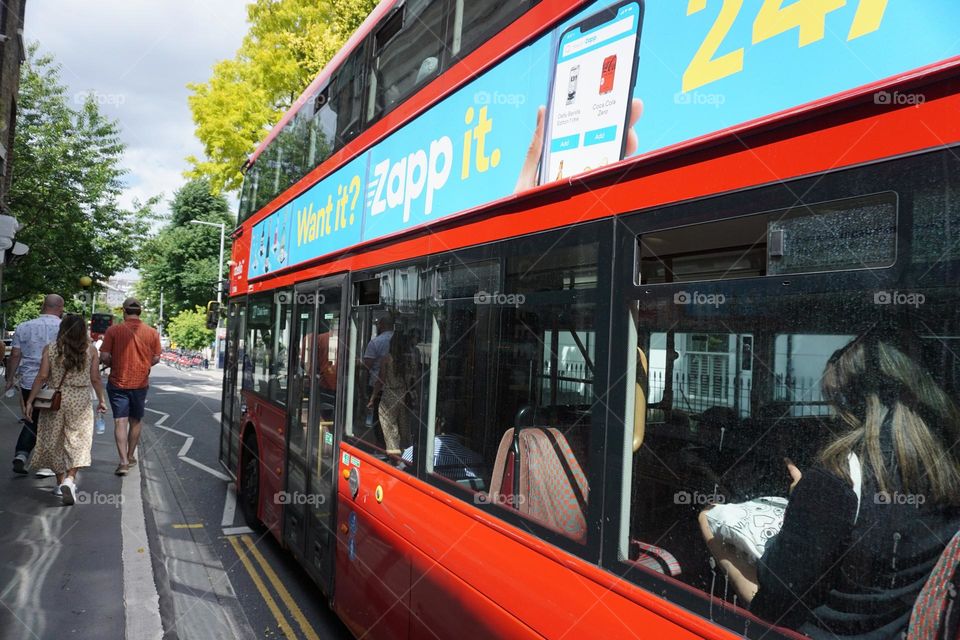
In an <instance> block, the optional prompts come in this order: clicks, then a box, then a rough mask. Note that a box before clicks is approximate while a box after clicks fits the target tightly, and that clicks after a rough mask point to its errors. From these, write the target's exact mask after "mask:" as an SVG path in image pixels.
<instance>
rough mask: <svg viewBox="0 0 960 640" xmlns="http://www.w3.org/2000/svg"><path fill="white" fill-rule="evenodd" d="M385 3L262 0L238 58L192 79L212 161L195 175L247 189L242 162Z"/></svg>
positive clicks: (196, 166) (253, 6)
mask: <svg viewBox="0 0 960 640" xmlns="http://www.w3.org/2000/svg"><path fill="white" fill-rule="evenodd" d="M376 4H377V0H254V1H253V2H251V3H250V4H249V5H248V6H247V20H248V22H249V23H250V30H249V32H248V33H247V35H246V37H245V38H244V40H243V43H242V44H241V45H240V49H239V50H238V51H237V54H236V56H235V57H234V58H233V59H232V60H225V61H222V62H219V63H217V64H216V65H215V66H214V68H213V74H212V76H211V77H210V79H209V80H208V81H207V82H204V83H199V84H190V85H188V88H189V89H190V90H191V91H192V92H193V95H191V96H190V97H189V99H188V100H189V103H190V110H191V111H192V113H193V121H194V124H196V136H197V138H198V139H199V140H200V142H201V143H202V144H203V148H204V155H205V158H203V159H198V158H196V157H194V156H190V157H189V158H187V160H188V161H189V162H190V164H191V165H192V168H191V169H190V171H189V172H188V176H190V177H208V178H209V179H210V182H211V184H212V186H213V189H214V190H215V191H217V192H219V191H220V190H224V189H225V190H227V191H233V190H236V189H239V188H240V184H241V182H242V176H241V174H240V167H241V166H243V163H244V162H245V161H246V159H247V157H248V156H249V155H250V154H251V153H252V152H253V151H254V149H255V148H256V146H257V143H258V142H260V140H262V139H263V138H264V136H266V134H267V132H268V131H269V130H270V128H271V127H272V126H273V125H274V124H275V123H276V122H277V121H278V120H279V119H280V116H281V115H283V112H284V111H286V110H287V109H288V108H290V106H291V105H292V104H293V101H294V100H296V98H297V96H299V95H300V93H301V92H302V91H303V90H304V89H305V88H306V87H307V85H308V84H310V81H311V80H313V78H314V77H315V76H316V75H317V74H318V73H319V72H320V70H321V69H323V66H324V65H325V64H327V62H329V61H330V59H331V58H333V56H334V54H336V52H337V51H338V50H339V49H340V47H342V46H343V43H344V42H346V40H347V38H349V37H350V35H351V34H352V33H353V32H354V31H356V29H357V27H359V26H360V23H362V22H363V20H364V18H366V17H367V15H369V13H370V12H371V11H372V10H373V8H374V7H375V6H376Z"/></svg>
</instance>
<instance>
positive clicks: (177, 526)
mask: <svg viewBox="0 0 960 640" xmlns="http://www.w3.org/2000/svg"><path fill="white" fill-rule="evenodd" d="M173 528H174V529H203V524H175V525H173Z"/></svg>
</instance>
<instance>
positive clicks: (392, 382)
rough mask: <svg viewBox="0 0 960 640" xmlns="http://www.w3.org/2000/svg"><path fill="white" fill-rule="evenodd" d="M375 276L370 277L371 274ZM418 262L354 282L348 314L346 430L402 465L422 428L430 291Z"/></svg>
mask: <svg viewBox="0 0 960 640" xmlns="http://www.w3.org/2000/svg"><path fill="white" fill-rule="evenodd" d="M371 275H372V276H374V277H370V276H371ZM425 278H426V276H425V273H424V271H423V269H422V263H421V264H412V265H406V266H403V267H397V268H391V269H387V270H384V271H381V272H378V273H376V274H366V275H364V276H363V277H362V278H359V279H357V280H355V281H354V285H353V289H354V295H353V301H354V311H353V313H352V314H351V318H350V336H349V340H350V347H351V349H350V352H351V353H356V354H358V355H357V357H356V358H354V359H352V362H351V363H350V367H351V369H350V373H349V374H348V380H349V381H350V383H349V384H350V386H349V388H348V395H349V397H350V398H352V402H351V403H349V407H350V410H349V413H348V417H347V429H346V431H347V434H348V435H352V436H354V437H355V438H358V439H359V440H362V441H363V442H365V443H367V444H368V445H369V446H371V447H373V448H375V449H377V450H379V451H381V452H382V453H384V454H386V455H389V456H392V457H393V458H394V459H395V461H396V462H397V464H398V465H399V466H400V467H401V468H405V469H407V470H408V471H412V467H410V466H405V465H402V464H400V460H401V459H402V457H403V455H404V454H406V453H409V451H408V450H411V449H412V447H413V446H414V439H415V437H416V435H417V432H418V431H419V429H420V425H421V417H420V407H421V404H420V401H421V391H420V388H421V385H422V383H423V379H424V378H423V364H422V363H423V359H424V354H425V348H426V347H425V343H424V335H423V329H422V322H423V315H424V313H425V310H426V308H427V302H428V300H427V298H426V297H425V296H426V294H427V291H428V288H427V286H426V281H425Z"/></svg>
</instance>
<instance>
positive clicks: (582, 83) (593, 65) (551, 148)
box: [540, 0, 643, 184]
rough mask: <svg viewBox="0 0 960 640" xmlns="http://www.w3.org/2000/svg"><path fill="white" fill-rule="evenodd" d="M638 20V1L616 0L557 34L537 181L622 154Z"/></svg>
mask: <svg viewBox="0 0 960 640" xmlns="http://www.w3.org/2000/svg"><path fill="white" fill-rule="evenodd" d="M642 21H643V3H642V1H641V0H621V1H620V2H615V3H614V4H612V5H611V6H609V7H607V8H605V9H602V10H600V11H598V12H596V13H594V14H592V15H590V16H587V17H586V18H584V19H583V20H580V21H578V22H577V23H576V24H574V25H572V26H570V27H568V28H567V29H565V30H564V31H563V33H562V34H561V35H560V39H559V43H558V46H557V57H556V62H555V64H554V70H553V79H552V82H551V83H550V95H549V99H548V101H547V114H546V122H547V125H546V132H545V140H544V147H543V158H542V159H541V161H540V184H545V183H547V182H553V181H555V180H561V179H563V178H567V177H570V176H572V175H576V174H578V173H582V172H584V171H589V170H590V169H596V168H597V167H602V166H604V165H607V164H611V163H613V162H618V161H620V160H622V159H623V157H624V152H625V150H626V144H627V133H628V128H627V127H628V125H629V119H630V107H631V104H632V103H633V88H634V84H636V80H637V60H638V51H639V47H640V26H641V23H642Z"/></svg>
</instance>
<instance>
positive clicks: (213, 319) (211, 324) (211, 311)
mask: <svg viewBox="0 0 960 640" xmlns="http://www.w3.org/2000/svg"><path fill="white" fill-rule="evenodd" d="M219 325H220V303H219V302H208V303H207V329H216V328H217V327H218V326H219Z"/></svg>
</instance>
